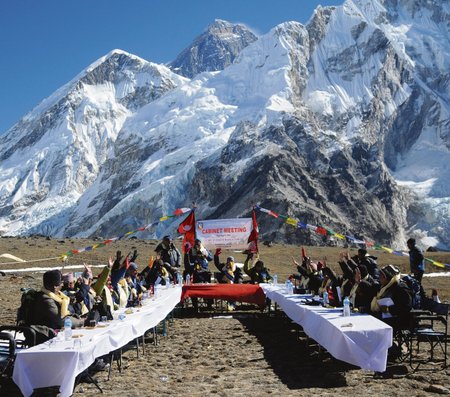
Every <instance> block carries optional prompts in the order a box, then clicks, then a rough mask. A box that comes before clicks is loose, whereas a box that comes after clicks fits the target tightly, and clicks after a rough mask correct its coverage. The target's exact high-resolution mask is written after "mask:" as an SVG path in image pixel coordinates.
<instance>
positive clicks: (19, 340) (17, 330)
mask: <svg viewBox="0 0 450 397" xmlns="http://www.w3.org/2000/svg"><path fill="white" fill-rule="evenodd" d="M0 332H6V333H9V334H11V335H12V336H13V338H14V341H15V343H16V349H17V350H20V349H27V348H29V347H32V346H34V345H36V332H35V330H34V329H32V328H31V327H27V326H24V325H1V326H0Z"/></svg>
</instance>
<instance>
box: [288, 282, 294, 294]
mask: <svg viewBox="0 0 450 397" xmlns="http://www.w3.org/2000/svg"><path fill="white" fill-rule="evenodd" d="M289 293H290V294H291V295H294V283H293V282H292V281H291V280H289Z"/></svg>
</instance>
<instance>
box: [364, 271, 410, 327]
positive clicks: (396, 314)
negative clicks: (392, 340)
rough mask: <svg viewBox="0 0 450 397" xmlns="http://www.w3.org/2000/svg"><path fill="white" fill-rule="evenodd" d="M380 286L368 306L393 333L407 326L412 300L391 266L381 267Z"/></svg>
mask: <svg viewBox="0 0 450 397" xmlns="http://www.w3.org/2000/svg"><path fill="white" fill-rule="evenodd" d="M380 285H381V289H380V291H379V292H378V293H377V295H376V296H375V297H374V298H373V299H372V302H371V305H370V308H371V311H372V313H373V314H374V315H376V316H378V317H379V318H381V319H382V320H383V321H385V322H386V323H388V324H389V325H391V326H392V328H394V331H396V330H398V329H401V328H403V327H406V326H408V325H409V320H410V312H411V309H412V299H411V293H410V290H409V288H408V286H407V285H406V284H405V283H404V282H403V281H402V280H401V278H400V271H399V270H398V269H397V268H396V267H395V266H393V265H387V266H385V267H383V268H382V269H381V271H380Z"/></svg>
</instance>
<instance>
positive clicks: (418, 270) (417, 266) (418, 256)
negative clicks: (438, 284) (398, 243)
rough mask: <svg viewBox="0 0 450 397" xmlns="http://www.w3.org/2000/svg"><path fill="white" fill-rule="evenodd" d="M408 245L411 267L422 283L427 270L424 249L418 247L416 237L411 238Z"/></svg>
mask: <svg viewBox="0 0 450 397" xmlns="http://www.w3.org/2000/svg"><path fill="white" fill-rule="evenodd" d="M406 245H407V246H408V249H409V267H410V270H411V273H412V274H413V275H414V278H415V279H416V280H417V281H418V282H419V283H420V284H422V276H423V273H424V272H425V262H424V258H423V254H422V250H421V249H420V248H418V247H416V239H414V238H410V239H409V240H408V241H407V242H406Z"/></svg>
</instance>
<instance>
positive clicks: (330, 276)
mask: <svg viewBox="0 0 450 397" xmlns="http://www.w3.org/2000/svg"><path fill="white" fill-rule="evenodd" d="M322 274H323V277H324V279H323V292H322V295H323V293H324V292H325V291H326V292H327V293H328V302H329V304H330V305H331V306H336V307H337V306H342V302H343V300H344V297H343V296H342V294H341V292H340V284H341V281H340V280H339V278H338V277H337V276H336V273H335V272H334V271H333V270H331V269H330V268H329V267H328V266H324V267H323V268H322ZM338 288H339V290H338Z"/></svg>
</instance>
